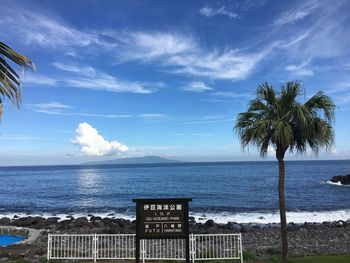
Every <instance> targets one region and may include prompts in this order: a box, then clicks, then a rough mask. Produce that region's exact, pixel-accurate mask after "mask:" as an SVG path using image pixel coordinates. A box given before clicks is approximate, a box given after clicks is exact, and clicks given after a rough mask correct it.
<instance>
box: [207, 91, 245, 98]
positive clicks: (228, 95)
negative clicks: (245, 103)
mask: <svg viewBox="0 0 350 263" xmlns="http://www.w3.org/2000/svg"><path fill="white" fill-rule="evenodd" d="M211 95H213V96H217V97H225V98H234V99H236V98H251V97H252V95H251V94H249V93H236V92H233V91H218V92H213V93H211Z"/></svg>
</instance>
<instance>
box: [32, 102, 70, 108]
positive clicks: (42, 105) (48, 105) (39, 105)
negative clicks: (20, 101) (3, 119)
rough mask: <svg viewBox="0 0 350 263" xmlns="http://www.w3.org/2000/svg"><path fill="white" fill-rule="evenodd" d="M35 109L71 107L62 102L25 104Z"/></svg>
mask: <svg viewBox="0 0 350 263" xmlns="http://www.w3.org/2000/svg"><path fill="white" fill-rule="evenodd" d="M25 105H27V106H30V107H32V108H34V109H37V110H61V109H70V108H72V107H71V106H69V105H66V104H62V103H59V102H54V101H53V102H46V103H36V104H25Z"/></svg>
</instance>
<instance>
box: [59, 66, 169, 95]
mask: <svg viewBox="0 0 350 263" xmlns="http://www.w3.org/2000/svg"><path fill="white" fill-rule="evenodd" d="M53 65H54V66H55V67H56V68H58V69H60V70H63V71H68V72H71V73H76V75H75V76H70V77H69V78H67V77H64V78H62V79H61V82H62V83H63V84H64V85H65V86H70V87H75V88H82V89H91V90H101V91H109V92H130V93H143V94H147V93H152V92H155V91H156V89H157V88H159V87H160V86H162V85H163V84H162V83H141V82H131V81H125V80H120V79H118V78H117V77H114V76H111V75H109V74H106V73H104V72H101V71H99V70H96V69H94V68H92V67H90V66H77V65H72V64H63V63H60V62H55V63H53Z"/></svg>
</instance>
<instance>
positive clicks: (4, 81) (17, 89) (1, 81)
mask: <svg viewBox="0 0 350 263" xmlns="http://www.w3.org/2000/svg"><path fill="white" fill-rule="evenodd" d="M6 59H7V60H9V61H11V62H12V63H14V64H16V65H18V66H20V67H21V68H22V70H24V71H26V70H28V69H32V70H35V65H34V63H33V62H32V61H31V60H30V59H29V58H27V57H26V56H23V55H21V54H20V53H18V52H16V51H14V50H13V49H11V48H10V47H9V46H7V45H6V44H4V43H2V42H0V95H1V96H0V117H1V115H2V107H3V99H4V98H7V99H9V100H10V101H11V102H12V103H14V104H16V105H17V106H19V104H20V102H21V77H20V75H19V74H18V73H17V72H16V71H15V70H14V69H13V68H12V67H11V65H10V64H9V63H8V62H7V61H6Z"/></svg>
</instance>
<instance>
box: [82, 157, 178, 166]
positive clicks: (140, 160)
mask: <svg viewBox="0 0 350 263" xmlns="http://www.w3.org/2000/svg"><path fill="white" fill-rule="evenodd" d="M156 163H161V164H165V163H183V162H181V161H175V160H170V159H165V158H162V157H159V156H152V155H151V156H143V157H131V158H119V159H113V160H106V161H96V162H88V163H84V164H86V165H104V164H156Z"/></svg>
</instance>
